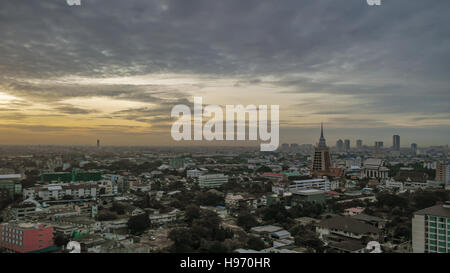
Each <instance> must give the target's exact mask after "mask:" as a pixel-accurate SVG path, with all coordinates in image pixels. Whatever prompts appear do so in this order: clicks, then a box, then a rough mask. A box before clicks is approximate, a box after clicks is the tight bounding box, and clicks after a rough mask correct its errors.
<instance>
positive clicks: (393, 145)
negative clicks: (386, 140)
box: [392, 135, 400, 151]
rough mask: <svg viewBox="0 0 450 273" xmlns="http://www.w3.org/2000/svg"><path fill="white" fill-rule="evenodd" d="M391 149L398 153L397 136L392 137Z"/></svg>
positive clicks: (398, 138) (398, 142)
mask: <svg viewBox="0 0 450 273" xmlns="http://www.w3.org/2000/svg"><path fill="white" fill-rule="evenodd" d="M392 148H393V149H394V150H395V151H400V136H399V135H394V136H393V137H392Z"/></svg>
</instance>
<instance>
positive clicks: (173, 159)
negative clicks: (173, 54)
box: [0, 125, 450, 253]
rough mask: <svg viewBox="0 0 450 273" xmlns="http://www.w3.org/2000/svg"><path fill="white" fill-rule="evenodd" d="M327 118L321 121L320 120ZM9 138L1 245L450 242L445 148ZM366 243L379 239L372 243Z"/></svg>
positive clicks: (392, 246)
mask: <svg viewBox="0 0 450 273" xmlns="http://www.w3.org/2000/svg"><path fill="white" fill-rule="evenodd" d="M318 128H319V127H318ZM317 131H318V141H317V143H316V144H315V145H312V144H302V145H299V144H286V143H285V144H282V145H281V146H280V148H279V149H278V150H277V151H274V152H261V151H259V149H258V147H239V148H230V147H208V148H205V147H179V148H170V147H166V148H163V147H161V148H152V147H113V146H102V145H101V140H100V139H99V140H97V141H96V143H95V145H92V146H73V147H71V146H67V147H64V146H17V147H14V146H12V147H6V146H4V147H2V148H1V150H2V159H1V164H2V168H1V169H0V171H1V174H0V197H1V207H0V208H1V212H2V218H1V220H2V222H1V223H0V230H1V237H0V246H1V247H2V251H5V252H19V253H28V252H64V251H73V250H72V249H68V243H69V242H71V243H72V244H73V243H74V242H76V243H79V246H80V249H79V251H80V252H87V253H154V252H162V253H170V252H176V253H179V252H182V253H184V252H208V253H230V252H234V253H367V252H373V251H380V252H387V253H411V252H414V253H448V252H450V243H447V241H449V239H450V231H449V230H450V203H449V202H448V200H449V193H450V164H449V162H448V161H447V160H446V159H447V158H448V155H449V152H450V150H449V148H448V145H445V146H429V147H419V146H418V145H417V144H415V143H413V144H411V147H403V146H401V141H400V140H401V138H400V136H399V135H394V136H393V141H392V146H391V147H386V146H388V145H386V146H384V145H383V143H382V142H378V141H377V142H375V143H374V144H373V145H370V146H369V145H365V144H364V143H363V142H362V141H361V140H358V141H357V142H356V145H351V144H352V143H351V142H350V141H349V140H347V139H345V140H344V141H342V140H341V139H339V140H338V141H337V142H336V145H335V146H334V147H329V146H327V141H326V135H325V133H324V131H326V127H325V128H324V127H323V125H322V126H321V128H320V137H319V129H318V130H317ZM369 242H372V244H374V242H376V243H378V244H375V246H377V247H376V248H373V249H371V248H368V244H369Z"/></svg>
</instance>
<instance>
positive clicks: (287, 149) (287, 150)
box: [281, 143, 289, 152]
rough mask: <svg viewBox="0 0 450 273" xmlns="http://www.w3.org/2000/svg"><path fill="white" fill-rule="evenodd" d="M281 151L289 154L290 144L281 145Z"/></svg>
mask: <svg viewBox="0 0 450 273" xmlns="http://www.w3.org/2000/svg"><path fill="white" fill-rule="evenodd" d="M281 150H282V151H283V152H289V144H287V143H283V144H281Z"/></svg>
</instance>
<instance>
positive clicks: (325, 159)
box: [312, 124, 331, 177]
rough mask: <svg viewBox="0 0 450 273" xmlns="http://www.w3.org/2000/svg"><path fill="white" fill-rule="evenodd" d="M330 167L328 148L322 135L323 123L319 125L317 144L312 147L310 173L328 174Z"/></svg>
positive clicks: (315, 174)
mask: <svg viewBox="0 0 450 273" xmlns="http://www.w3.org/2000/svg"><path fill="white" fill-rule="evenodd" d="M330 167H331V159H330V150H329V148H328V147H327V144H326V141H325V138H324V137H323V124H321V125H320V139H319V144H318V145H317V146H316V147H315V148H314V159H313V165H312V174H313V175H314V176H317V177H321V176H324V175H328V174H329V172H330Z"/></svg>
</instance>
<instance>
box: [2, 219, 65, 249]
mask: <svg viewBox="0 0 450 273" xmlns="http://www.w3.org/2000/svg"><path fill="white" fill-rule="evenodd" d="M0 233H1V236H0V247H1V248H4V249H7V250H8V251H11V252H16V253H31V252H46V251H50V250H52V249H53V250H55V249H54V248H55V247H54V243H53V226H44V225H42V224H34V223H4V224H0ZM56 249H57V248H56Z"/></svg>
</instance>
